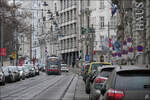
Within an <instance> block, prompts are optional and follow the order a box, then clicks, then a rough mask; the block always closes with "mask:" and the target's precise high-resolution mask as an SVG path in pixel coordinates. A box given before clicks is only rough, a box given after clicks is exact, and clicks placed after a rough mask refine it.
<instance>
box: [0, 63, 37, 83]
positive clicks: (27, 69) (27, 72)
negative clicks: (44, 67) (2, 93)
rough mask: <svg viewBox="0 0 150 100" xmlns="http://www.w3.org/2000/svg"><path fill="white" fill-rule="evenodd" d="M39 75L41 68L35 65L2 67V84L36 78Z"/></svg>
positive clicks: (0, 72)
mask: <svg viewBox="0 0 150 100" xmlns="http://www.w3.org/2000/svg"><path fill="white" fill-rule="evenodd" d="M39 74H40V72H39V68H38V67H37V66H35V65H33V64H24V65H23V66H3V67H0V84H2V85H5V83H6V82H16V81H20V80H21V79H22V80H25V78H29V77H34V76H36V75H39Z"/></svg>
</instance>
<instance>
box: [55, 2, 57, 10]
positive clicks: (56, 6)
mask: <svg viewBox="0 0 150 100" xmlns="http://www.w3.org/2000/svg"><path fill="white" fill-rule="evenodd" d="M55 11H57V4H56V3H55Z"/></svg>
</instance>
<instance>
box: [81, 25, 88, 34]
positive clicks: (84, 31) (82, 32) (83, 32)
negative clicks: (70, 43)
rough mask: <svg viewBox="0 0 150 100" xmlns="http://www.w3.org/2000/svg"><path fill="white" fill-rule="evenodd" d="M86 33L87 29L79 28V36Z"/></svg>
mask: <svg viewBox="0 0 150 100" xmlns="http://www.w3.org/2000/svg"><path fill="white" fill-rule="evenodd" d="M86 33H87V29H86V28H84V27H81V34H82V35H84V34H86Z"/></svg>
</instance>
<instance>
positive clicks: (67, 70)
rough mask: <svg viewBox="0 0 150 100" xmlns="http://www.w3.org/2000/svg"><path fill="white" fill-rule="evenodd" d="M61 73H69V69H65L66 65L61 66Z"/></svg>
mask: <svg viewBox="0 0 150 100" xmlns="http://www.w3.org/2000/svg"><path fill="white" fill-rule="evenodd" d="M61 71H62V72H69V69H68V67H67V64H61Z"/></svg>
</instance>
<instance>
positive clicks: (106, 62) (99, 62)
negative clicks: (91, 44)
mask: <svg viewBox="0 0 150 100" xmlns="http://www.w3.org/2000/svg"><path fill="white" fill-rule="evenodd" d="M91 64H110V65H111V63H109V62H91Z"/></svg>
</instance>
